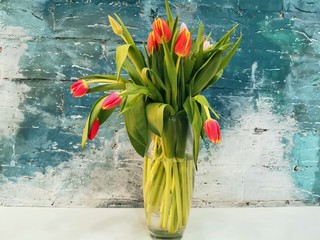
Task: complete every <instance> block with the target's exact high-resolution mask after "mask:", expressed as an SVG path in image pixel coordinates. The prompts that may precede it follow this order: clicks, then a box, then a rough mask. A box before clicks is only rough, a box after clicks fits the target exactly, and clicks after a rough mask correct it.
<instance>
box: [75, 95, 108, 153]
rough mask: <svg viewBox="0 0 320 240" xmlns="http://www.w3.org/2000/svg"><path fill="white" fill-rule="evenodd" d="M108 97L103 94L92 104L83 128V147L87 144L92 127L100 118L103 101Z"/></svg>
mask: <svg viewBox="0 0 320 240" xmlns="http://www.w3.org/2000/svg"><path fill="white" fill-rule="evenodd" d="M105 98H106V96H102V97H100V98H99V99H98V100H97V101H96V102H95V103H94V104H93V106H92V108H91V111H90V114H89V116H88V119H87V122H86V125H85V127H84V129H83V134H82V143H81V146H82V148H84V147H85V145H86V141H87V138H88V134H89V132H90V130H91V128H92V125H93V122H94V121H95V120H96V119H97V118H98V115H99V113H100V111H103V110H102V108H101V106H102V102H103V101H104V99H105Z"/></svg>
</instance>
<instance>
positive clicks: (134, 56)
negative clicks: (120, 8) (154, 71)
mask: <svg viewBox="0 0 320 240" xmlns="http://www.w3.org/2000/svg"><path fill="white" fill-rule="evenodd" d="M114 15H115V16H116V18H117V20H118V21H119V24H120V26H121V27H122V31H123V40H124V41H125V42H126V44H129V45H131V48H130V49H129V52H128V56H129V58H130V60H131V61H132V63H133V64H134V66H135V67H136V68H137V70H138V71H139V72H140V71H141V69H142V68H144V67H145V65H146V63H145V61H144V57H143V54H142V53H141V51H140V50H139V49H138V48H137V46H136V44H135V42H134V41H133V38H132V36H131V34H130V33H129V31H128V29H127V28H126V26H125V25H124V23H123V22H122V20H121V18H120V17H119V16H118V15H117V14H114Z"/></svg>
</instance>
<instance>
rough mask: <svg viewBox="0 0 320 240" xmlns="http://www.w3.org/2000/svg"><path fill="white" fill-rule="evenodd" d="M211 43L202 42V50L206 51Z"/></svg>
mask: <svg viewBox="0 0 320 240" xmlns="http://www.w3.org/2000/svg"><path fill="white" fill-rule="evenodd" d="M211 46H212V45H211V43H210V42H209V41H204V43H203V50H206V49H207V48H209V47H211Z"/></svg>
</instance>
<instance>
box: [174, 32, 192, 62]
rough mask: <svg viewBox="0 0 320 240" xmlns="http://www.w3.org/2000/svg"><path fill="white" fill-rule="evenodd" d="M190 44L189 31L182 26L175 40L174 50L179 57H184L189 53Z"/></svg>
mask: <svg viewBox="0 0 320 240" xmlns="http://www.w3.org/2000/svg"><path fill="white" fill-rule="evenodd" d="M191 45H192V38H191V33H190V32H189V31H188V30H187V29H186V28H184V29H183V30H182V32H181V33H180V35H179V37H178V39H177V41H176V45H175V46H174V52H175V53H176V54H177V55H178V56H180V57H185V56H187V55H188V54H189V52H190V49H191Z"/></svg>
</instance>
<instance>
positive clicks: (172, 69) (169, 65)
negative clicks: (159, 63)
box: [163, 41, 178, 102]
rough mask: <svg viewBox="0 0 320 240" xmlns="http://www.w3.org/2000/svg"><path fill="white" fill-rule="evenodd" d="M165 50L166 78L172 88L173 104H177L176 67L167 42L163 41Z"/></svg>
mask: <svg viewBox="0 0 320 240" xmlns="http://www.w3.org/2000/svg"><path fill="white" fill-rule="evenodd" d="M163 49H164V62H165V72H166V74H167V75H166V76H167V77H168V80H169V83H170V86H171V91H172V97H173V102H176V101H177V94H178V93H177V88H178V86H177V72H176V66H175V64H174V61H173V58H172V55H171V53H170V50H169V48H168V45H167V43H166V42H165V41H163Z"/></svg>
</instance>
